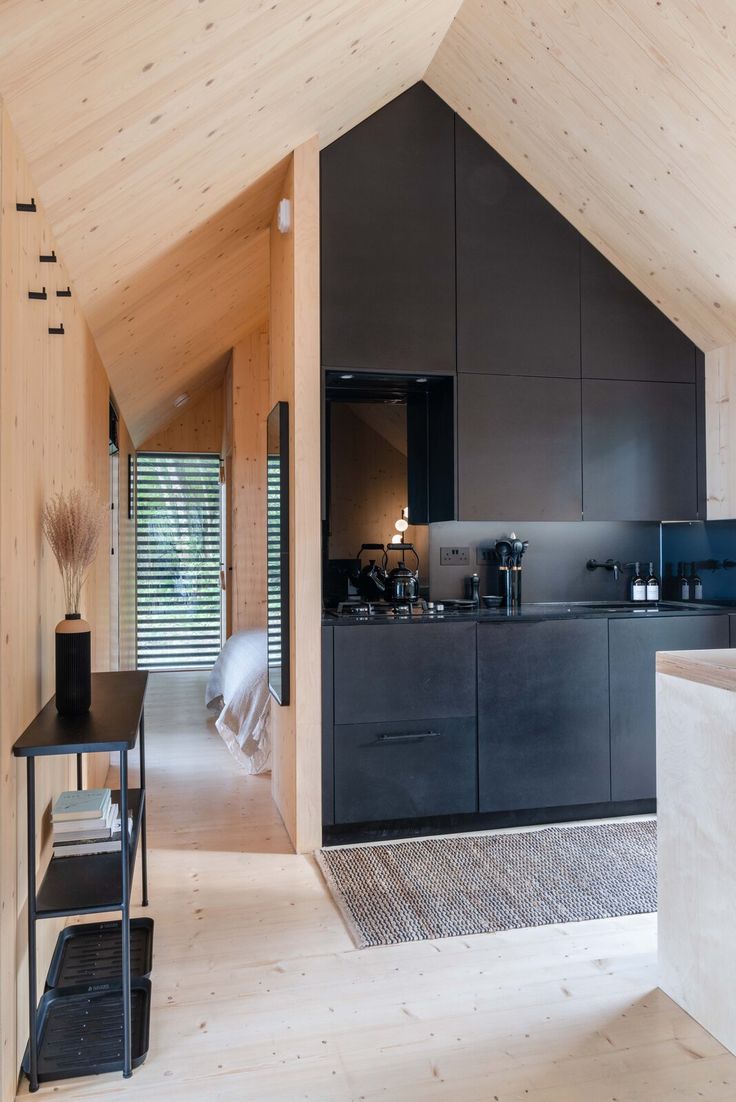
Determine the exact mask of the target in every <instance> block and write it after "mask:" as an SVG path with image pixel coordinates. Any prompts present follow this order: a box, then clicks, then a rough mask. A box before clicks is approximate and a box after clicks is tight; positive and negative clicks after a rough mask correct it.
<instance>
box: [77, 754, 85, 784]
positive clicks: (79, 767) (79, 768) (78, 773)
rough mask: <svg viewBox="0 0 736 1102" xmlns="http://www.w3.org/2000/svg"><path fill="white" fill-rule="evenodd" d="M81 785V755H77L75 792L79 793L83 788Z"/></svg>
mask: <svg viewBox="0 0 736 1102" xmlns="http://www.w3.org/2000/svg"><path fill="white" fill-rule="evenodd" d="M83 787H84V786H83V784H82V755H81V754H77V791H78V792H81V791H82V788H83Z"/></svg>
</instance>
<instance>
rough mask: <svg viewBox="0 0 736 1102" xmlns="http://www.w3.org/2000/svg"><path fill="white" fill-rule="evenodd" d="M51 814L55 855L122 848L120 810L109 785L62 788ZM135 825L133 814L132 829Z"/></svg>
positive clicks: (62, 855)
mask: <svg viewBox="0 0 736 1102" xmlns="http://www.w3.org/2000/svg"><path fill="white" fill-rule="evenodd" d="M51 816H52V821H53V842H54V857H80V856H84V855H85V854H90V853H119V852H120V812H119V810H118V805H117V804H116V803H113V802H112V799H111V792H110V789H109V788H85V789H81V790H80V791H78V792H62V794H61V795H60V796H59V797H58V799H57V800H56V803H55V804H54V807H53V810H52V813H51ZM131 828H132V817H131V816H129V819H128V831H129V832H130V830H131Z"/></svg>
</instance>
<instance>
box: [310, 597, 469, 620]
mask: <svg viewBox="0 0 736 1102" xmlns="http://www.w3.org/2000/svg"><path fill="white" fill-rule="evenodd" d="M474 607H475V606H474V605H473V603H472V601H444V602H442V601H439V602H435V601H423V600H422V601H414V602H413V603H411V604H410V603H409V602H398V603H397V604H391V602H389V601H341V602H340V604H339V605H338V606H337V608H336V609H334V610H333V611H332V613H331V614H332V615H333V616H338V617H340V618H342V619H350V620H411V619H412V618H415V617H418V616H432V615H433V614H437V615H439V616H448V615H450V616H451V615H460V614H462V613H468V612H472V611H473V609H474Z"/></svg>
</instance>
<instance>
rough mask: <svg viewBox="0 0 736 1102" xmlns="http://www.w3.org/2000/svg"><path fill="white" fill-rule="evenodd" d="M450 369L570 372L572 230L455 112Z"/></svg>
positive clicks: (574, 334) (576, 374)
mask: <svg viewBox="0 0 736 1102" xmlns="http://www.w3.org/2000/svg"><path fill="white" fill-rule="evenodd" d="M455 126H456V130H455V142H456V144H455V163H456V174H457V175H456V186H457V350H458V370H460V371H471V372H480V373H482V374H494V375H530V376H553V377H555V378H571V379H575V378H577V379H579V378H580V238H579V235H578V232H577V230H576V229H575V227H574V226H572V225H570V223H569V222H568V221H567V220H566V219H565V218H563V217H562V215H561V214H558V213H557V211H556V210H555V209H554V207H552V206H551V205H550V204H549V203H548V202H547V201H546V199H544V198H543V197H542V196H541V195H540V194H539V192H538V191H535V189H534V188H533V187H532V186H531V184H528V183H527V182H526V180H524V179H523V177H521V176H520V175H519V173H518V172H515V171H514V169H513V168H512V167H511V165H510V164H508V162H507V161H505V160H504V159H503V157H501V156H500V154H498V153H496V151H495V149H492V148H491V146H490V145H488V143H487V142H485V141H484V140H483V139H482V138H481V137H480V135H479V134H476V132H475V131H474V130H472V129H471V128H470V127H469V126H468V124H467V123H465V122H463V120H462V119H460V118H458V119H457V120H456V124H455Z"/></svg>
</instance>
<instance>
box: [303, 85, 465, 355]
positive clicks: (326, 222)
mask: <svg viewBox="0 0 736 1102" xmlns="http://www.w3.org/2000/svg"><path fill="white" fill-rule="evenodd" d="M454 128H455V122H454V116H453V113H452V111H451V109H450V108H449V107H448V106H447V104H446V103H444V102H443V101H442V100H441V99H440V98H439V97H438V96H437V95H435V93H434V92H432V91H431V89H430V88H428V87H427V85H426V84H416V85H415V86H414V87H413V88H410V89H409V91H407V92H405V93H404V94H403V95H401V96H399V97H398V98H397V99H395V100H394V101H393V102H392V103H390V104H388V106H386V107H384V108H383V109H382V110H380V111H378V112H376V114H374V115H371V117H370V118H368V119H366V120H365V121H364V122H362V123H360V125H358V126H356V127H355V128H354V129H353V130H351V131H350V132H349V133H348V134H346V135H344V137H342V138H339V139H338V140H337V141H335V142H333V143H332V144H331V145H329V146H328V147H327V148H326V149H325V150H323V152H322V155H321V160H320V173H321V273H322V274H321V278H322V363H323V365H324V366H326V367H335V368H349V369H361V368H362V369H365V370H373V371H400V372H415V373H419V372H422V373H424V372H432V373H442V374H447V373H453V372H454V371H455V184H454V177H455V164H454V160H455V158H454Z"/></svg>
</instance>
